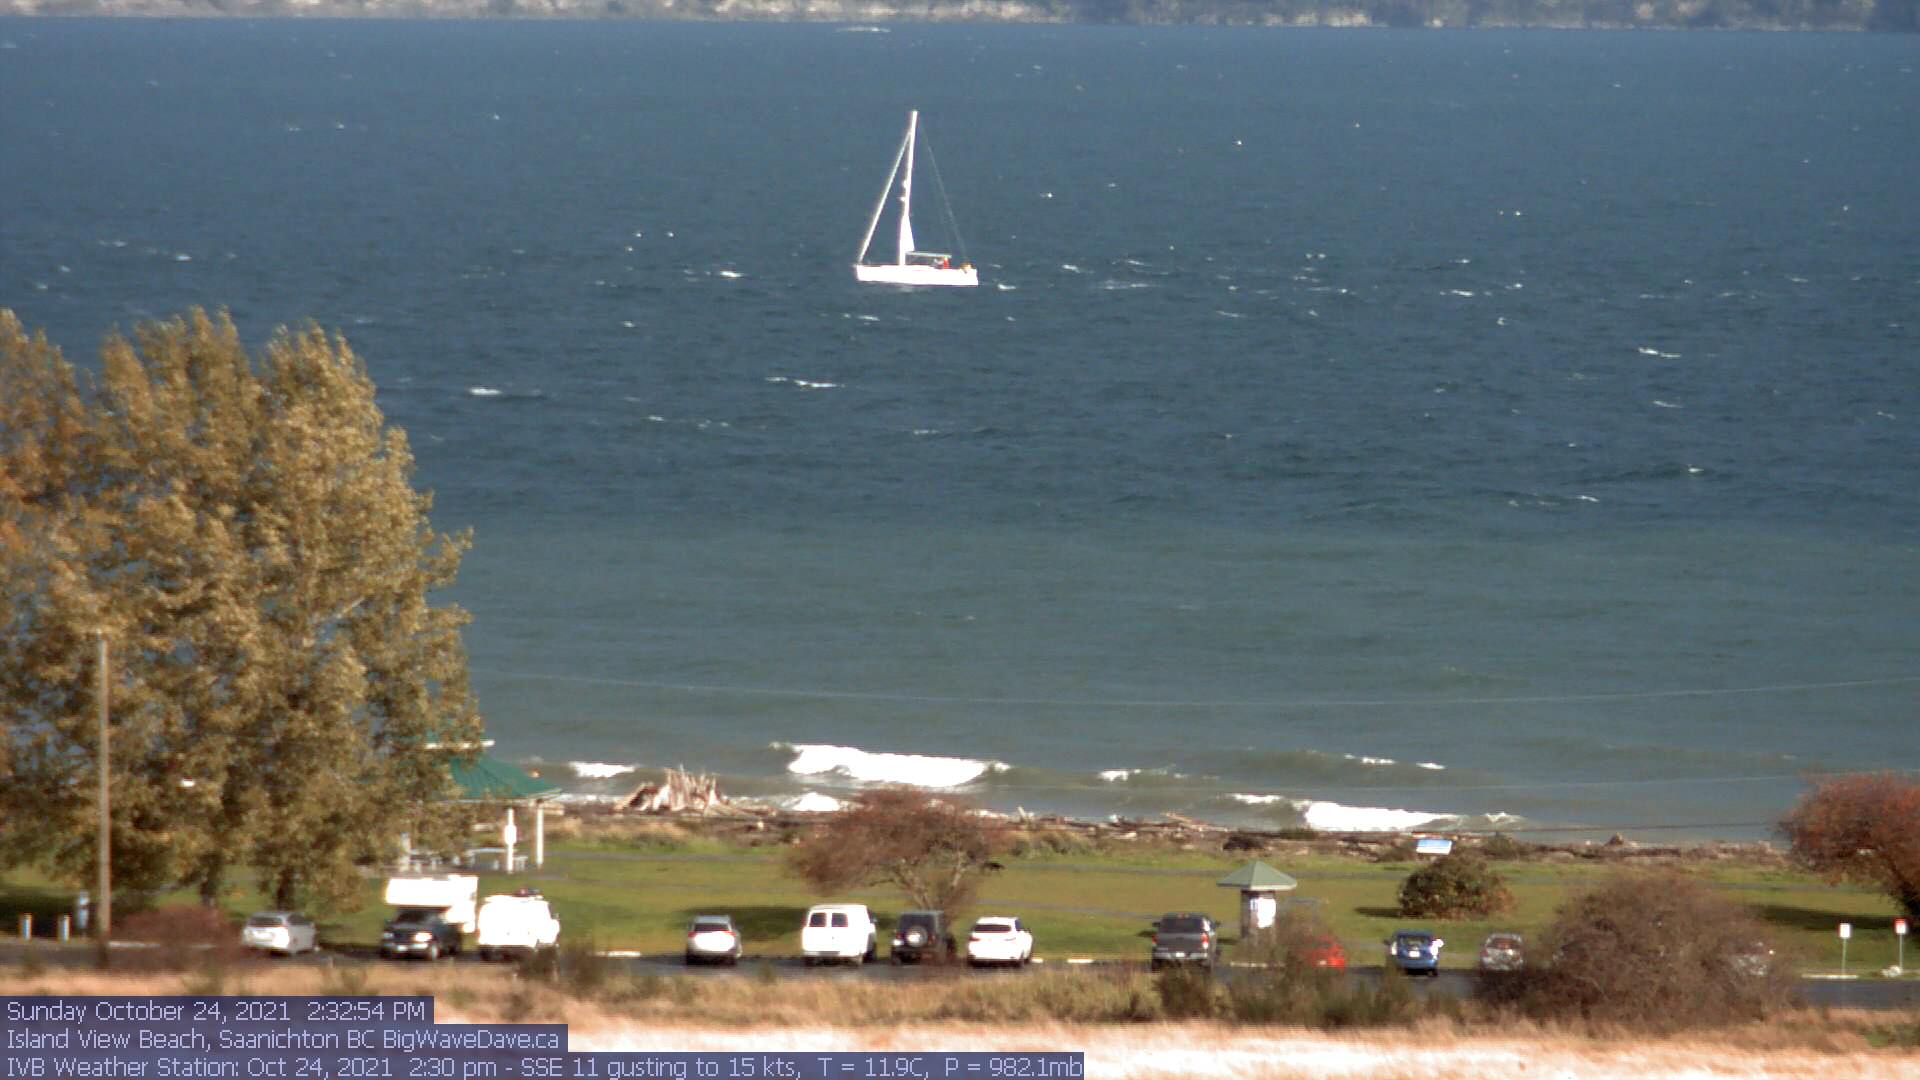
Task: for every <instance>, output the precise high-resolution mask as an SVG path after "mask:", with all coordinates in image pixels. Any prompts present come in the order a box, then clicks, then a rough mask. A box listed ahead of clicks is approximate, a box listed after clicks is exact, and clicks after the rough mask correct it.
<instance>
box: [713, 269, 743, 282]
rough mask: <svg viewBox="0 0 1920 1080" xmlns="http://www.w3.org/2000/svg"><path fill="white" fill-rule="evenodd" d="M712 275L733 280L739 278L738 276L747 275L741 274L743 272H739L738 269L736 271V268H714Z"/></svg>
mask: <svg viewBox="0 0 1920 1080" xmlns="http://www.w3.org/2000/svg"><path fill="white" fill-rule="evenodd" d="M713 275H714V276H715V277H723V278H726V279H727V280H728V281H734V280H737V279H739V278H743V277H746V276H747V275H745V274H743V273H741V272H740V271H738V270H715V271H714V272H713Z"/></svg>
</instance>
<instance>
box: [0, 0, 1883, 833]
mask: <svg viewBox="0 0 1920 1080" xmlns="http://www.w3.org/2000/svg"><path fill="white" fill-rule="evenodd" d="M0 99H3V100H5V101H7V102H8V103H9V104H8V107H7V108H6V109H5V110H0V145H5V146H6V147H7V151H6V153H5V154H3V155H0V181H4V190H6V191H7V193H8V195H9V204H10V209H9V212H8V213H7V214H6V215H5V216H4V218H3V219H0V303H5V304H8V305H10V306H14V307H15V308H16V309H17V310H19V311H20V313H21V315H22V317H23V318H25V319H26V320H27V321H28V323H29V324H31V325H35V326H44V327H46V328H47V329H48V330H49V332H50V333H51V334H52V335H53V336H54V337H55V338H56V339H57V340H59V341H61V342H62V343H63V344H65V345H66V347H67V348H68V349H69V351H70V352H71V353H72V354H74V355H76V356H86V355H88V354H89V353H90V352H91V351H92V349H93V347H94V346H95V344H97V342H98V341H99V340H100V338H101V337H102V336H103V335H104V334H105V333H107V332H108V331H109V330H110V329H111V328H112V327H115V326H121V327H125V326H128V325H130V324H131V323H132V322H134V321H136V320H138V319H141V318H146V317H150V316H155V315H164V314H170V313H175V312H178V311H180V310H182V309H183V308H184V307H186V306H188V305H191V304H202V305H209V306H220V305H225V306H228V307H230V308H231V309H232V311H233V314H234V316H235V318H236V319H237V320H238V321H239V322H240V324H241V325H242V328H243V330H244V332H246V333H247V334H248V335H249V336H250V337H254V338H264V336H265V335H266V334H267V333H268V332H269V331H270V330H271V328H272V327H273V326H274V325H275V324H277V323H281V322H286V321H290V320H300V319H305V318H309V317H310V318H313V319H315V320H318V321H319V322H320V323H321V324H323V325H325V326H328V327H333V328H338V329H340V330H342V331H343V332H344V333H345V334H346V335H347V336H348V338H349V339H350V341H351V342H352V344H353V345H354V347H355V348H356V350H357V351H359V352H360V353H361V354H362V355H363V356H365V357H366V359H367V363H368V366H369V368H370V370H371V371H372V374H373V376H374V378H375V379H376V381H377V382H378V383H379V385H380V387H381V397H382V403H383V405H384V406H385V408H386V409H387V410H388V413H389V416H390V417H391V419H392V420H393V421H394V422H396V423H398V424H400V425H401V426H403V427H404V428H405V429H406V430H407V431H408V432H409V434H410V435H411V437H412V439H413V442H414V446H415V449H416V451H417V453H418V456H419V461H420V481H421V482H422V483H423V484H424V485H425V486H428V487H431V488H432V489H433V490H434V492H435V494H436V497H437V502H436V508H435V522H436V524H437V525H439V526H441V527H443V528H462V527H468V526H471V527H472V528H473V529H474V531H475V537H476V543H475V548H474V551H473V554H472V555H471V557H470V558H469V560H468V562H467V564H466V569H465V572H464V574H463V576H462V581H461V584H460V587H459V589H458V591H457V599H458V600H459V601H460V602H461V603H464V604H466V605H467V606H468V607H470V608H471V609H472V611H473V612H474V614H475V616H476V621H475V624H474V626H473V628H472V630H471V631H470V633H469V636H468V643H469V647H470V650H471V652H472V658H473V666H474V670H475V676H476V678H475V682H476V685H477V687H478V689H479V691H480V693H481V695H482V705H483V708H484V710H485V711H486V713H487V715H488V718H489V726H490V728H491V730H492V733H493V734H494V736H495V737H496V738H497V739H498V740H499V750H500V751H501V752H503V753H504V754H505V755H506V756H508V757H510V758H514V759H517V760H522V761H537V762H540V763H543V765H544V771H545V773H546V775H548V776H549V777H553V778H558V779H561V780H563V781H565V782H566V783H567V784H568V785H569V786H572V787H575V788H578V789H579V790H582V791H587V792H593V791H598V792H614V791H619V790H623V789H624V788H625V786H627V785H628V784H630V783H631V782H632V781H633V780H634V779H635V774H631V773H622V772H620V771H619V769H620V768H621V767H626V766H635V767H650V766H658V765H663V764H675V763H682V764H685V765H688V766H691V767H695V768H702V769H708V770H715V771H720V772H722V773H724V774H725V776H726V782H725V787H726V788H727V789H728V790H732V791H736V792H742V793H749V794H758V795H763V796H767V797H775V798H794V797H798V796H800V795H802V794H803V793H806V792H809V791H811V792H818V793H823V794H827V795H836V794H837V795H842V796H844V795H845V793H846V792H847V791H848V790H850V789H853V788H856V787H857V786H858V785H859V784H861V783H871V782H880V781H887V780H906V781H911V782H919V783H926V784H930V785H939V786H945V787H953V788H956V789H958V790H960V791H963V792H967V793H970V794H972V795H974V796H976V797H977V798H979V799H981V800H983V801H984V802H986V803H988V804H991V805H995V806H1000V807H1004V808H1012V807H1014V806H1025V807H1027V808H1029V809H1058V810H1066V811H1071V812H1075V813H1083V814H1106V813H1127V814H1148V813H1155V812H1159V811H1162V810H1167V809H1177V810H1180V811H1183V812H1186V813H1190V814H1200V815H1202V816H1208V817H1214V818H1220V819H1228V820H1239V821H1257V822H1270V823H1292V822H1297V821H1300V820H1308V821H1312V822H1315V823H1317V824H1335V825H1337V824H1353V823H1375V824H1405V823H1410V822H1415V821H1419V820H1423V819H1425V818H1427V817H1429V816H1431V815H1434V814H1448V815H1465V816H1467V817H1469V818H1470V819H1471V820H1474V821H1481V820H1485V819H1488V818H1491V819H1493V820H1499V821H1507V820H1511V819H1510V818H1509V817H1507V815H1514V816H1517V817H1518V818H1519V819H1522V820H1524V822H1525V823H1527V824H1530V825H1532V826H1534V827H1541V828H1547V827H1569V826H1579V827H1591V828H1595V829H1604V830H1611V829H1628V830H1629V831H1631V830H1632V829H1636V828H1637V829H1641V830H1645V831H1648V832H1652V831H1653V830H1656V829H1661V830H1667V831H1670V832H1671V833H1674V834H1686V833H1696V834H1698V833H1716V834H1733V835H1751V834H1754V833H1757V832H1759V831H1761V830H1763V829H1764V828H1765V823H1767V822H1769V821H1771V820H1772V819H1773V818H1775V817H1777V816H1778V815H1779V813H1780V812H1781V811H1782V810H1783V809H1784V808H1785V807H1786V806H1787V805H1788V804H1789V803H1790V802H1791V800H1792V798H1793V797H1794V795H1795V794H1796V793H1797V792H1798V791H1799V790H1800V784H1801V777H1802V776H1803V775H1804V774H1806V773H1807V772H1809V771H1817V770H1834V769H1856V768H1874V767H1897V768H1911V767H1916V765H1920V762H1916V761H1915V759H1914V752H1915V750H1914V747H1915V744H1914V742H1913V740H1912V738H1911V735H1910V728H1911V726H1912V723H1913V718H1914V704H1915V691H1916V688H1917V687H1920V682H1917V681H1916V677H1920V666H1916V663H1915V655H1916V648H1915V646H1916V644H1920V552H1917V551H1916V545H1915V537H1916V535H1920V533H1917V532H1916V529H1917V528H1920V499H1917V498H1916V492H1920V467H1917V466H1920V462H1917V460H1916V459H1917V457H1920V455H1917V453H1916V448H1917V447H1920V439H1917V438H1916V430H1915V417H1916V415H1920V377H1917V376H1916V374H1915V371H1914V367H1913V357H1914V355H1915V350H1914V345H1915V332H1914V326H1913V324H1914V322H1915V320H1916V316H1917V315H1920V310H1917V309H1920V209H1917V208H1916V207H1917V205H1920V204H1917V203H1916V200H1915V199H1914V198H1913V184H1912V180H1911V177H1912V176H1914V175H1916V174H1920V120H1917V119H1916V116H1915V109H1914V103H1916V102H1920V74H1916V64H1915V60H1914V56H1913V53H1912V50H1911V42H1910V40H1908V39H1905V38H1895V37H1873V36H1858V35H1850V36H1821V35H1744V34H1713V35H1675V34H1663V35H1648V34H1546V33H1513V34H1504V33H1492V32H1484V33H1471V34H1468V33H1405V34H1402V33H1387V32H1368V33H1334V32H1297V33H1289V32H1273V33H1269V32H1260V31H1234V32H1225V31H1205V30H1131V29H1124V30H1123V29H1093V28H1080V29H1075V28H1052V27H1049V28H1004V27H1003V28H992V29H985V28H965V27H906V26H902V27H894V28H892V31H891V32H890V33H859V34H849V33H840V32H836V31H835V29H834V28H831V27H820V26H805V27H800V26H795V27H784V26H677V25H675V26H668V25H647V24H630V23H618V24H605V25H597V24H566V25H546V24H527V23H486V24H461V23H433V24H425V23H422V24H409V23H340V22H327V23H304V22H294V21H284V22H189V23H163V22H148V21H138V22H135V21H125V22H68V21H37V20H13V21H0ZM910 107H917V108H919V109H921V110H922V112H923V118H924V124H925V134H926V135H927V137H928V138H929V140H930V141H931V142H932V144H933V147H934V150H935V152H936V154H937V158H936V159H935V160H936V161H937V165H938V169H939V171H940V174H941V178H942V179H943V180H944V181H945V186H946V187H947V188H948V189H949V190H950V192H951V194H952V197H953V204H954V211H955V214H956V216H957V218H958V220H959V222H960V224H961V226H962V240H963V241H964V243H965V250H966V252H967V254H969V255H970V256H971V257H972V258H973V260H974V261H975V262H977V263H978V264H979V265H980V266H981V267H982V270H983V279H984V284H983V287H982V288H981V289H979V290H973V291H965V292H959V291H947V292H904V291H898V290H893V289H888V288H874V287H857V286H856V285H855V284H854V283H853V281H852V275H851V273H850V271H849V270H848V267H847V264H848V263H849V262H850V261H851V260H852V257H853V253H854V250H853V249H854V247H855V246H856V244H857V242H858V240H859V234H860V231H861V230H862V229H863V228H864V226H865V220H866V215H867V213H868V212H869V209H870V207H871V205H872V200H873V199H874V198H875V196H876V195H877V194H878V191H879V186H880V184H881V182H882V181H883V179H884V175H885V167H886V165H887V162H888V161H889V160H890V159H891V155H892V152H893V149H894V147H895V144H896V140H897V139H898V138H899V133H900V130H901V127H902V125H903V122H904V117H905V112H906V110H907V109H908V108H910ZM568 762H579V763H582V767H580V768H578V769H569V768H567V767H566V766H565V764H564V763H568Z"/></svg>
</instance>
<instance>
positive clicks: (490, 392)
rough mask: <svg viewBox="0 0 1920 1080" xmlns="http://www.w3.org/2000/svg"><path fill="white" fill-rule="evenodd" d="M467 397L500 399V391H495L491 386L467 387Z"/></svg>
mask: <svg viewBox="0 0 1920 1080" xmlns="http://www.w3.org/2000/svg"><path fill="white" fill-rule="evenodd" d="M467 395H468V396H469V397H499V396H500V391H498V390H495V389H494V388H493V387H491V386H469V387H467Z"/></svg>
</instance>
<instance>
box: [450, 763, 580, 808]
mask: <svg viewBox="0 0 1920 1080" xmlns="http://www.w3.org/2000/svg"><path fill="white" fill-rule="evenodd" d="M453 782H454V783H455V784H458V785H459V786H460V797H461V798H463V799H506V800H509V801H519V800H522V799H551V798H553V797H554V796H555V795H558V794H560V789H559V788H557V787H554V786H553V785H552V784H549V783H547V782H546V781H545V780H541V779H539V778H538V777H535V776H531V775H529V774H528V773H527V771H526V770H524V769H521V768H518V767H516V766H514V765H510V764H508V763H507V762H504V761H501V760H500V759H499V758H497V757H494V756H493V755H491V754H482V755H480V756H479V757H477V758H474V759H473V763H472V764H471V765H462V764H460V763H459V762H457V761H456V762H454V764H453Z"/></svg>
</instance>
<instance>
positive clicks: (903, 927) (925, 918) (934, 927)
mask: <svg viewBox="0 0 1920 1080" xmlns="http://www.w3.org/2000/svg"><path fill="white" fill-rule="evenodd" d="M953 954H954V944H953V931H952V929H950V928H949V927H948V926H947V915H946V913H945V912H943V911H903V912H901V913H900V918H899V920H898V921H896V922H895V923H894V925H893V948H892V950H891V951H889V952H888V954H887V957H888V959H890V960H892V961H893V962H894V963H896V964H913V963H919V962H920V961H922V960H928V959H931V960H938V961H942V962H945V961H948V960H952V959H953Z"/></svg>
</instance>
